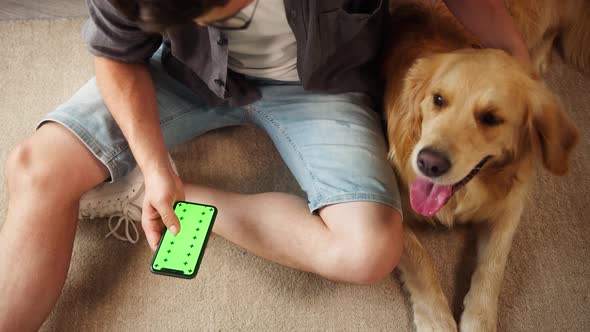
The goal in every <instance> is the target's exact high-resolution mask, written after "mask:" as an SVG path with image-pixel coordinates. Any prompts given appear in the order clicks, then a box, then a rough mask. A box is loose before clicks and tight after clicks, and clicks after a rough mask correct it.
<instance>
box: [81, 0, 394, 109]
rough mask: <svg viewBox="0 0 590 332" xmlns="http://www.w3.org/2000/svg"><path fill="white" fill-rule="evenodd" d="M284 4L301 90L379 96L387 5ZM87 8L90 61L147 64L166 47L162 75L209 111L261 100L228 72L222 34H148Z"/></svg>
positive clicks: (190, 29)
mask: <svg viewBox="0 0 590 332" xmlns="http://www.w3.org/2000/svg"><path fill="white" fill-rule="evenodd" d="M262 1H264V0H262ZM284 2H285V10H286V14H287V21H288V23H289V26H290V27H291V29H292V30H293V33H294V35H295V39H296V41H297V71H298V73H299V77H300V79H301V84H302V85H303V87H304V88H305V89H306V90H310V91H321V92H328V93H340V92H364V93H367V94H369V95H371V96H374V97H378V96H380V94H381V84H380V83H381V82H380V74H379V72H378V64H377V63H376V60H377V59H376V58H377V54H378V52H379V50H380V46H381V40H382V39H383V38H382V29H383V25H384V18H385V15H387V13H388V8H387V1H385V0H284ZM86 3H87V5H88V9H89V11H90V19H89V20H88V21H87V22H86V24H85V25H84V28H83V32H82V35H83V37H84V39H85V41H86V43H87V45H88V49H89V50H90V52H91V53H93V54H94V55H97V56H101V57H106V58H110V59H113V60H117V61H121V62H129V63H145V62H147V61H149V59H150V58H151V56H152V55H153V54H154V52H155V51H156V50H157V49H158V48H159V47H160V45H162V43H164V48H163V53H162V63H163V66H164V68H165V69H166V70H167V71H168V73H169V74H170V75H171V76H172V77H174V78H175V79H177V80H179V81H181V82H182V83H184V84H185V85H186V86H188V87H189V88H190V89H191V90H192V91H194V92H195V93H197V94H198V95H200V96H201V97H202V98H203V99H204V100H206V101H207V102H208V104H209V105H210V106H215V105H220V104H224V103H228V104H230V105H235V106H240V105H245V104H248V103H251V102H253V101H255V100H256V99H258V98H259V97H260V94H259V92H258V90H257V89H256V88H255V87H254V86H253V85H252V84H250V83H249V82H248V80H246V79H245V78H244V76H243V75H241V74H238V73H235V72H232V71H228V68H227V62H228V45H227V39H226V38H225V36H224V35H223V31H220V30H217V29H214V28H208V27H201V26H198V25H197V24H195V23H192V22H189V23H186V24H184V25H181V26H177V27H174V28H170V29H168V30H166V31H165V32H164V33H163V34H154V33H148V32H145V31H143V30H141V29H140V28H139V27H138V25H137V24H136V23H135V22H132V21H130V20H129V19H127V18H126V17H125V16H124V15H122V14H121V13H119V12H118V11H117V10H116V9H115V8H114V7H113V5H112V4H111V3H110V0H86ZM254 19H256V17H254Z"/></svg>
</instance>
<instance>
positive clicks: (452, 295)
mask: <svg viewBox="0 0 590 332" xmlns="http://www.w3.org/2000/svg"><path fill="white" fill-rule="evenodd" d="M81 23H82V20H81V19H72V20H69V19H56V20H37V21H10V22H0V43H1V44H2V48H0V114H1V115H2V118H3V121H2V122H0V132H1V133H2V135H0V181H1V183H2V186H1V187H0V188H1V189H0V214H1V215H2V217H1V218H0V222H3V218H4V216H5V213H6V206H7V193H6V184H5V182H6V181H5V177H4V163H5V160H6V157H7V154H8V152H9V151H10V149H11V148H12V147H13V146H14V145H15V144H16V143H17V142H18V141H20V140H22V139H23V138H25V137H26V136H28V135H30V134H31V132H32V129H33V127H34V125H35V124H36V123H37V121H39V120H40V119H41V118H42V116H43V115H44V114H45V113H47V112H49V111H51V110H52V109H54V108H55V106H57V105H58V104H59V103H61V102H63V101H64V100H66V99H67V98H68V97H69V96H70V95H71V94H72V93H74V92H75V91H76V89H77V88H78V87H80V86H81V85H82V84H83V83H84V82H85V81H86V80H87V79H89V78H90V77H91V76H92V73H93V67H92V59H91V57H90V55H89V54H88V53H87V52H86V50H85V48H84V46H83V44H82V42H81V40H80V37H79V30H80V26H81ZM557 61H558V62H559V60H557ZM548 82H549V85H550V86H551V88H552V89H554V91H557V92H558V93H559V94H560V95H561V96H562V98H563V102H564V104H565V105H566V107H567V108H568V110H569V112H570V114H571V115H572V117H573V118H574V119H575V122H576V123H577V124H578V125H579V127H580V129H581V144H580V145H579V146H578V149H577V151H576V154H575V157H574V161H573V164H572V169H571V172H570V174H569V175H568V176H566V177H563V178H556V177H553V176H550V175H548V174H547V172H545V171H540V172H539V173H540V174H539V176H538V178H537V180H536V183H535V186H534V191H533V192H532V193H531V199H530V204H529V206H528V208H527V210H526V212H525V215H524V218H523V221H522V224H521V227H520V229H519V231H518V233H517V235H516V238H515V241H514V244H513V249H512V252H511V254H510V257H509V260H508V265H507V267H506V273H505V280H504V283H503V287H502V292H501V296H500V300H499V312H498V317H499V318H498V320H499V330H500V331H588V330H589V329H590V300H589V296H590V264H589V262H588V254H589V253H590V236H589V233H590V220H589V219H590V217H589V216H590V199H589V197H590V180H589V177H588V173H590V153H589V152H590V139H589V135H590V129H589V128H590V111H589V110H588V108H589V106H590V80H588V79H587V78H584V77H583V76H582V75H581V74H579V73H577V72H575V71H574V70H572V69H571V68H568V67H567V66H565V65H563V64H562V63H556V64H554V65H553V67H552V68H551V72H550V74H549V77H548ZM172 155H173V157H174V159H175V160H176V162H177V164H178V168H179V171H180V174H181V176H182V178H184V179H185V180H187V181H193V182H198V183H203V184H207V185H211V186H215V187H218V188H222V189H227V190H234V191H240V192H261V191H271V190H273V191H287V192H292V193H299V194H300V191H299V189H298V186H297V184H296V183H295V181H294V180H293V177H292V176H291V175H290V173H289V171H288V170H287V169H286V167H285V166H284V164H283V163H282V161H281V159H280V157H279V156H278V154H277V152H276V150H275V149H274V147H273V146H272V144H271V142H270V140H269V138H268V137H267V136H266V135H265V134H264V133H262V132H261V131H259V130H258V129H255V128H228V129H223V130H218V131H215V132H211V133H209V134H207V135H205V136H203V137H200V138H198V139H196V140H194V141H192V142H190V143H187V144H185V145H182V146H179V147H177V148H175V150H174V151H173V153H172ZM107 232H108V228H107V225H106V222H104V221H102V220H99V221H85V222H81V223H80V224H79V227H78V230H77V237H76V242H75V245H74V252H73V257H72V263H71V267H70V271H69V274H68V279H67V281H66V285H65V287H64V290H63V293H62V296H61V298H60V300H59V302H58V304H57V306H56V307H55V310H54V311H53V313H52V314H51V315H50V317H49V319H48V320H47V322H46V323H45V325H44V326H43V329H42V330H44V331H135V330H138V331H139V330H142V331H144V330H145V331H152V330H173V331H187V330H197V331H228V330H250V331H310V330H311V331H408V330H413V329H414V327H413V324H412V322H411V308H410V305H409V302H408V299H407V294H405V293H404V292H402V290H401V287H400V284H399V282H398V281H397V279H396V277H395V274H393V275H392V276H391V277H390V278H387V279H386V280H384V281H382V282H380V283H378V284H376V285H371V286H351V285H345V284H338V283H333V282H330V281H326V280H323V279H322V278H319V277H317V276H315V275H312V274H308V273H302V272H298V271H294V270H291V269H288V268H284V267H282V266H279V265H277V264H273V263H270V262H267V261H265V260H262V259H260V258H257V257H255V256H253V255H251V254H249V253H247V252H245V251H244V250H242V249H240V248H238V247H236V246H234V245H233V244H231V243H229V242H227V241H225V240H223V239H221V238H219V237H213V238H212V240H211V242H210V245H209V248H208V251H207V254H206V256H205V259H204V261H203V264H202V267H201V271H200V273H199V276H198V277H197V278H196V279H194V280H191V281H185V280H177V279H172V278H166V277H161V276H155V275H153V274H151V273H150V272H149V270H148V265H149V262H150V259H151V252H150V251H149V249H148V247H147V244H146V241H145V239H142V240H141V241H140V243H138V244H137V245H132V244H128V243H123V242H120V241H118V240H115V239H113V238H108V239H104V238H103V237H104V235H105V234H106V233H107ZM469 234H470V233H469V230H468V229H461V230H458V231H447V230H441V229H433V230H424V231H421V232H420V237H421V238H422V239H423V242H424V245H425V246H426V248H427V249H428V250H429V252H430V253H431V254H432V255H433V257H434V261H435V263H436V265H437V267H438V272H439V274H440V276H441V279H442V283H443V288H444V290H445V293H446V294H447V296H448V298H449V299H450V302H451V303H452V305H453V308H454V310H455V311H456V312H457V313H459V312H460V310H461V303H462V298H463V296H464V294H465V292H466V291H467V289H468V285H469V274H470V271H471V270H472V268H473V266H472V265H473V253H474V250H475V244H474V241H473V238H472V237H471V236H470V235H469ZM0 273H10V272H9V271H7V270H6V268H5V267H3V268H2V271H1V272H0ZM39 273H40V274H42V273H43V271H39Z"/></svg>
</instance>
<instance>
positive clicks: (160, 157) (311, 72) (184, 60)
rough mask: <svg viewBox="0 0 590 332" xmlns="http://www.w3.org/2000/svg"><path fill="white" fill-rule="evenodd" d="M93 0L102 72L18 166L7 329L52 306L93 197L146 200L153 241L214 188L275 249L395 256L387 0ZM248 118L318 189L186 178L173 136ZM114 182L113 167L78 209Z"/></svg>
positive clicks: (6, 285) (346, 268)
mask: <svg viewBox="0 0 590 332" xmlns="http://www.w3.org/2000/svg"><path fill="white" fill-rule="evenodd" d="M447 2H448V4H449V7H450V8H451V9H452V10H453V11H454V12H455V13H456V15H457V17H459V19H461V20H462V21H463V22H464V23H465V24H466V25H467V27H468V28H470V29H471V30H472V31H473V32H475V33H476V34H478V35H479V36H480V37H481V39H482V40H483V41H484V42H487V44H488V45H489V46H492V47H499V48H504V49H505V50H507V51H509V52H511V53H513V54H515V55H516V56H520V57H522V58H523V59H524V60H525V61H526V58H527V56H528V55H527V52H526V48H525V47H524V44H523V43H522V40H521V38H520V36H519V34H518V33H517V31H516V29H515V27H514V25H513V23H512V21H511V20H510V17H509V15H508V13H507V11H506V9H505V8H504V7H503V4H502V2H501V0H494V1H492V0H489V1H458V0H457V1H450V0H449V1H447ZM458 3H461V4H463V5H462V6H458V5H457V4H458ZM87 4H88V7H89V10H90V20H89V21H88V23H87V24H86V26H85V28H84V37H85V40H86V42H87V43H88V47H89V49H90V51H91V52H92V53H93V54H94V55H95V56H96V61H95V65H96V79H94V80H91V81H90V82H89V83H88V84H87V85H86V86H84V87H83V88H82V89H81V90H80V91H78V92H77V93H76V94H75V95H74V96H73V97H72V99H70V100H69V101H67V102H66V103H65V104H64V105H62V106H60V107H59V108H58V109H57V110H56V111H55V112H53V113H50V114H49V115H48V116H47V118H46V119H45V120H43V121H42V122H41V123H40V125H39V127H38V130H37V131H36V132H35V133H34V134H33V135H32V136H31V137H29V138H28V139H26V140H25V141H24V142H22V143H20V144H19V145H18V146H17V147H16V149H15V150H14V151H12V153H11V155H10V157H9V160H8V162H7V165H6V169H7V178H8V190H9V197H10V201H9V207H8V216H7V219H6V221H5V223H4V225H3V227H2V230H1V232H0V253H6V252H8V251H10V252H12V253H14V254H12V255H10V256H8V255H3V256H0V266H10V267H11V270H10V272H6V271H4V272H3V273H1V274H0V330H2V331H4V330H18V331H25V330H33V329H36V328H38V327H39V326H40V325H41V324H42V323H43V321H44V320H45V318H46V317H47V315H48V314H49V312H50V311H51V309H52V307H53V306H54V304H55V302H56V300H57V298H58V296H59V294H60V292H61V289H62V286H63V284H64V280H65V276H66V273H67V270H68V266H69V261H70V256H71V251H72V244H73V241H74V233H75V229H76V224H77V219H78V212H79V211H80V214H81V215H97V214H98V215H121V214H122V213H123V212H122V210H126V211H129V210H135V212H136V216H135V217H136V218H137V219H139V217H138V215H139V214H141V223H142V226H143V230H144V231H145V234H146V238H147V241H148V243H149V246H150V248H151V249H152V250H154V249H155V247H156V245H157V243H158V240H159V238H160V234H161V231H162V230H163V227H164V225H165V226H166V227H168V229H170V231H172V232H173V233H175V232H177V231H178V230H179V224H178V220H177V219H176V217H175V215H174V212H173V210H172V204H173V202H174V201H176V200H181V199H185V200H188V201H196V202H202V203H207V204H212V205H215V206H217V207H218V208H219V215H218V219H217V221H216V224H215V228H214V231H215V232H216V233H217V234H219V235H221V236H223V237H224V238H226V239H228V240H230V241H232V242H234V243H235V244H237V245H239V246H242V247H244V248H246V249H247V250H249V251H251V252H253V253H255V254H257V255H260V256H262V257H265V258H267V259H269V260H272V261H275V262H278V263H281V264H284V265H287V266H290V267H293V268H297V269H301V270H305V271H310V272H314V273H317V274H319V275H322V276H324V277H326V278H329V279H332V280H338V281H344V282H351V283H358V284H366V283H371V282H374V281H376V280H379V279H381V278H383V277H384V276H387V275H388V274H389V273H390V272H391V271H392V270H393V269H394V267H395V266H396V265H397V263H398V261H399V259H400V255H401V252H402V217H401V212H400V200H399V192H398V188H397V185H396V182H395V178H394V176H393V173H392V171H391V169H390V167H389V165H388V162H387V160H386V145H385V140H384V137H383V135H382V129H381V127H380V115H379V113H378V110H376V109H374V105H375V101H376V100H378V99H379V98H380V96H379V94H380V89H379V85H378V84H377V77H378V73H377V71H378V64H376V63H375V61H374V60H375V55H376V54H377V52H378V50H379V46H380V45H379V40H380V39H381V37H380V35H381V33H382V30H381V29H382V26H383V25H382V23H383V20H384V17H385V15H386V14H387V1H381V0H363V1H353V0H308V1H298V0H284V1H283V0H262V1H257V0H255V1H252V0H201V1H199V0H151V1H146V0H135V1H127V0H109V1H105V0H88V1H87ZM492 26H493V27H494V29H493V31H492V29H491V28H489V27H492ZM387 33H395V32H394V31H388V32H387ZM162 41H164V45H163V46H162V47H161V44H162ZM244 123H251V124H254V125H256V126H258V127H260V128H262V129H263V130H265V131H266V132H267V133H268V134H269V135H270V137H271V139H272V140H273V142H274V143H275V145H276V146H277V148H278V150H279V152H280V153H281V155H282V157H283V158H284V160H285V162H286V163H287V165H288V166H289V168H290V170H291V171H292V172H293V174H294V176H295V178H296V179H297V181H298V182H299V184H300V185H301V187H302V188H303V190H304V191H305V192H306V194H307V201H305V200H303V199H300V198H298V197H296V196H293V195H289V194H283V193H264V194H257V195H243V194H237V193H230V192H222V191H219V190H215V189H212V188H207V187H203V186H200V185H197V184H189V183H183V182H182V181H181V179H180V178H179V177H178V176H177V174H176V173H175V171H174V169H173V166H172V164H171V162H170V160H169V157H168V153H167V150H168V148H169V147H171V146H173V145H175V144H179V143H181V142H185V141H187V140H189V139H190V138H192V137H194V136H196V135H199V134H201V133H204V132H206V131H208V130H211V129H214V128H219V127H224V126H230V125H239V124H244ZM136 165H137V166H139V168H138V170H135V171H134V168H135V166H136ZM139 170H141V172H139ZM141 174H143V176H142V175H141ZM66 178H67V179H68V180H67V181H64V180H63V179H66ZM143 179H145V185H144V182H143V181H144V180H143ZM105 181H107V182H113V183H110V184H106V185H103V186H101V187H100V188H99V189H97V190H95V191H92V192H91V193H90V194H88V195H85V196H84V198H83V202H84V204H83V205H82V206H81V207H80V204H79V202H80V199H81V197H82V196H83V195H84V194H85V193H87V192H89V191H91V190H92V189H93V188H95V187H96V186H98V185H99V184H101V183H103V182H105ZM107 198H108V200H112V202H110V203H108V204H102V205H100V206H98V207H97V201H99V200H101V201H102V202H103V203H104V201H106V200H107ZM117 199H118V200H117ZM30 201H35V202H37V204H35V205H34V206H31V205H29V204H28V202H30ZM115 202H117V203H115ZM257 207H264V208H257ZM140 208H142V210H143V213H141V211H140V210H139V209H140ZM101 209H102V210H101ZM90 210H92V211H90Z"/></svg>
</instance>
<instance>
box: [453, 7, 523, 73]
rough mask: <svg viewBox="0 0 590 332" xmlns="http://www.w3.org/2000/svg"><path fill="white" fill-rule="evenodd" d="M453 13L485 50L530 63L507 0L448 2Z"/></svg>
mask: <svg viewBox="0 0 590 332" xmlns="http://www.w3.org/2000/svg"><path fill="white" fill-rule="evenodd" d="M444 2H445V4H446V5H447V7H448V8H449V10H450V11H451V12H452V13H453V15H455V17H456V18H457V19H458V20H459V21H460V22H461V23H462V24H463V25H464V26H465V28H466V29H467V30H469V31H470V32H471V33H473V34H474V35H475V36H476V37H478V38H479V39H480V40H481V42H482V43H483V45H484V46H486V47H492V48H499V49H502V50H504V51H506V52H508V53H510V54H512V55H513V56H514V57H516V58H517V59H519V60H521V61H523V62H525V63H530V61H531V60H530V55H529V51H528V48H527V46H526V43H525V42H524V39H523V37H522V34H521V32H520V31H519V29H518V27H517V26H516V23H515V22H514V20H513V18H512V16H510V13H509V12H508V9H507V8H506V5H505V4H504V1H503V0H444Z"/></svg>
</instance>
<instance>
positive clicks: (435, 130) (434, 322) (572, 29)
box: [384, 0, 590, 331]
mask: <svg viewBox="0 0 590 332" xmlns="http://www.w3.org/2000/svg"><path fill="white" fill-rule="evenodd" d="M407 2H408V1H404V4H398V5H397V6H394V8H393V9H392V13H393V14H392V22H391V36H390V37H388V38H390V39H389V40H388V47H387V52H386V56H385V67H384V74H385V78H386V81H387V85H386V95H385V111H386V121H387V132H388V133H387V135H388V140H389V143H390V154H389V157H390V159H391V161H392V164H393V165H394V167H395V169H396V174H397V175H398V179H399V182H400V186H401V187H402V197H403V202H404V212H405V221H404V223H405V225H406V226H405V239H404V255H403V258H402V261H401V263H400V266H399V269H400V271H401V277H402V280H403V281H404V285H405V287H406V288H407V290H408V291H409V293H410V296H411V300H412V305H413V309H414V322H415V324H416V327H417V328H418V330H419V331H454V330H457V324H456V323H455V321H454V319H453V316H452V314H451V311H450V308H449V305H448V301H447V300H446V298H445V297H444V294H443V292H442V290H441V287H440V285H439V282H438V280H437V276H436V274H435V269H434V267H433V265H432V262H431V260H430V257H429V255H428V253H427V252H426V251H425V249H424V248H423V247H422V246H421V244H420V242H419V240H418V238H417V237H416V236H415V234H414V233H413V232H412V229H411V225H412V224H413V223H414V222H416V221H427V222H431V223H435V222H439V223H442V224H444V225H446V226H449V227H450V226H453V225H454V224H457V223H467V222H475V223H478V227H477V229H478V234H477V235H478V242H479V243H478V244H479V245H478V258H477V263H476V264H477V266H476V269H475V272H474V274H473V276H472V280H471V287H470V290H469V292H468V294H467V295H466V297H465V299H464V305H465V309H464V312H463V314H462V316H461V320H460V327H461V330H462V331H495V330H496V325H497V324H496V310H497V309H496V307H497V300H498V296H499V292H500V284H501V280H502V278H503V272H504V266H505V263H506V259H507V256H508V252H509V250H510V246H511V242H512V237H513V235H514V232H515V230H516V228H517V226H518V224H519V222H520V217H521V212H522V210H523V207H524V204H525V198H526V194H527V192H528V184H529V182H530V179H531V176H532V174H533V164H534V161H535V159H537V158H536V157H539V159H541V160H542V163H543V165H544V166H545V168H546V169H548V170H549V171H550V172H552V173H554V174H558V175H561V174H564V173H566V171H567V168H568V162H567V160H568V156H569V154H570V152H571V151H572V149H573V147H574V146H575V144H576V142H577V138H578V135H577V130H576V128H575V126H574V124H573V123H572V121H571V120H570V119H569V118H568V116H567V114H566V113H565V112H564V111H563V110H562V108H561V105H560V101H559V99H558V98H557V97H556V96H555V95H554V94H553V93H552V92H550V91H549V90H548V89H547V88H546V87H545V85H544V84H543V83H542V81H541V80H539V79H538V78H536V76H535V72H543V71H544V70H545V68H546V67H547V63H548V62H549V61H550V54H551V48H552V47H553V46H558V47H559V48H560V49H561V51H562V54H563V55H564V58H565V59H566V61H568V62H570V63H572V64H573V65H575V66H577V67H578V68H580V69H581V70H582V71H585V72H587V73H588V72H590V23H588V22H585V21H584V20H585V18H584V20H582V19H581V16H582V15H581V14H580V13H583V12H586V13H588V12H590V10H587V9H584V8H582V7H585V8H588V9H590V5H589V4H588V2H587V1H582V0H579V1H567V2H560V1H557V0H553V1H533V0H526V1H525V0H520V1H516V0H515V1H509V2H508V4H507V5H508V6H509V8H510V10H511V12H512V14H513V16H514V17H515V19H516V22H517V24H518V25H519V27H520V28H521V30H522V31H523V34H524V36H525V39H526V41H527V44H528V46H529V48H530V50H531V54H532V58H533V65H534V66H536V68H534V69H535V70H533V68H527V67H525V65H523V64H521V63H519V62H517V61H516V60H515V59H514V58H512V57H511V56H509V55H507V54H506V53H504V52H502V51H499V50H491V49H479V48H478V47H474V46H476V45H478V44H479V43H478V41H477V40H476V39H474V38H473V37H472V36H470V35H469V34H468V33H467V32H465V31H464V29H463V28H462V26H461V25H460V24H459V23H458V22H457V21H456V20H455V19H454V18H453V17H452V15H451V14H450V13H449V12H448V10H447V9H446V7H445V6H444V5H443V4H442V3H441V1H421V2H420V3H419V4H416V3H415V1H411V2H412V3H410V4H408V3H407ZM394 4H395V2H394ZM584 25H585V26H584ZM584 38H585V40H584ZM584 47H585V48H584ZM434 95H440V96H442V98H443V99H444V104H443V105H442V106H440V105H438V106H437V105H436V104H435V103H434V102H433V96H434ZM484 117H488V118H487V119H488V120H489V119H490V117H491V119H492V120H494V121H492V123H491V124H490V123H489V121H488V122H487V123H486V121H484V120H482V119H483V118H484ZM424 147H429V148H434V149H435V150H437V151H442V152H444V154H445V155H447V156H448V157H449V158H448V159H449V160H450V161H451V163H452V166H451V168H450V170H449V171H448V172H447V173H445V174H444V175H442V176H439V177H438V178H435V179H433V182H436V183H440V184H446V185H450V184H454V183H457V182H459V181H460V180H461V179H463V178H464V177H465V176H467V175H468V174H469V173H470V172H471V170H472V169H473V168H474V167H475V166H476V165H477V164H478V163H479V162H480V161H481V160H483V159H484V158H485V157H486V156H491V159H490V160H489V162H487V163H486V164H485V165H484V167H483V168H482V170H481V171H480V172H479V174H477V175H476V176H475V177H474V178H473V180H471V181H470V182H469V183H468V184H467V185H466V186H464V187H463V188H461V189H459V190H458V191H457V192H456V193H455V194H454V195H453V196H452V197H451V199H450V200H449V201H448V203H447V204H446V205H445V206H444V207H443V208H442V209H441V210H440V211H439V212H438V213H437V214H436V215H435V218H426V217H423V216H420V215H418V214H417V213H414V212H413V211H412V209H411V207H410V205H409V203H408V201H409V199H408V187H409V185H410V184H411V183H412V182H413V181H414V180H415V178H416V176H417V174H419V173H420V171H419V168H418V166H417V165H416V156H417V153H418V151H420V150H421V149H422V148H424ZM421 176H424V175H421Z"/></svg>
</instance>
